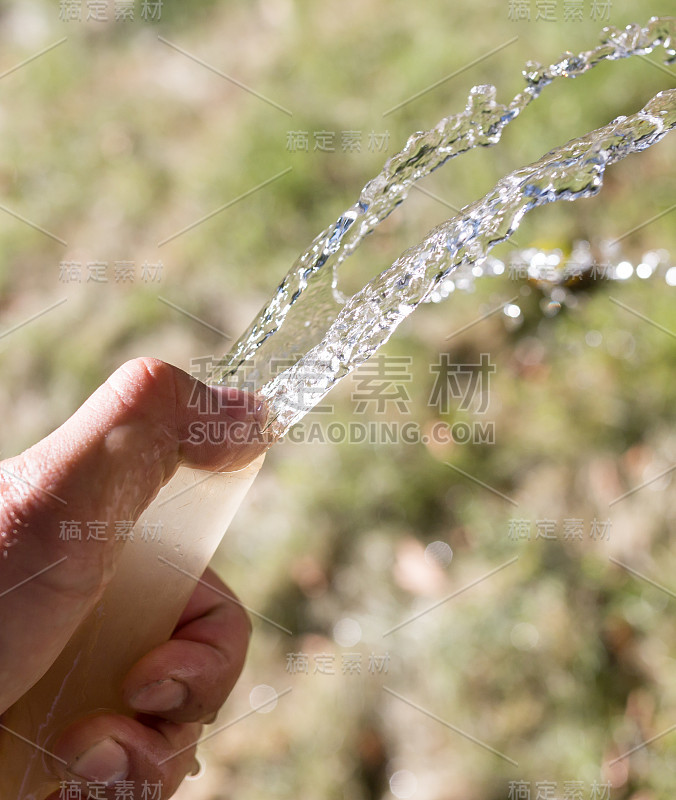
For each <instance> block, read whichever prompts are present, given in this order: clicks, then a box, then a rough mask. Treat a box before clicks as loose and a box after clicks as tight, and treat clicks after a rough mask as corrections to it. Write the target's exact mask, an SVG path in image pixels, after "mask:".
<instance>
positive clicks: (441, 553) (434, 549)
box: [425, 541, 453, 567]
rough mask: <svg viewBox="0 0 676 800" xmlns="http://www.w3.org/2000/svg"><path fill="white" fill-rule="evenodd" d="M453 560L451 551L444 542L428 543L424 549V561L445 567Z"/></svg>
mask: <svg viewBox="0 0 676 800" xmlns="http://www.w3.org/2000/svg"><path fill="white" fill-rule="evenodd" d="M452 560H453V550H451V547H450V545H449V544H447V543H446V542H441V541H437V542H430V543H429V544H428V545H427V547H426V548H425V561H427V563H428V564H440V565H441V566H442V567H447V566H448V565H449V564H450V563H451V561H452Z"/></svg>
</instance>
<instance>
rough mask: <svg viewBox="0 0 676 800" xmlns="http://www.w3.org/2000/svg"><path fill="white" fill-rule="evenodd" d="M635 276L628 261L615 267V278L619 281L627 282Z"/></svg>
mask: <svg viewBox="0 0 676 800" xmlns="http://www.w3.org/2000/svg"><path fill="white" fill-rule="evenodd" d="M633 274H634V268H633V266H632V265H631V264H630V263H629V262H628V261H620V263H619V264H618V265H617V266H616V267H615V278H616V279H617V280H618V281H626V280H627V279H628V278H631V276H632V275H633Z"/></svg>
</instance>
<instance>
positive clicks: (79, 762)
mask: <svg viewBox="0 0 676 800" xmlns="http://www.w3.org/2000/svg"><path fill="white" fill-rule="evenodd" d="M68 771H69V772H70V773H72V774H73V775H77V776H78V777H79V778H84V780H86V781H96V782H98V783H105V784H106V785H108V786H109V785H110V784H112V783H116V782H117V781H121V780H123V779H124V778H126V777H127V774H128V773H129V758H128V757H127V753H126V752H125V750H124V748H122V747H121V746H120V745H119V744H118V743H117V742H116V741H115V740H114V739H103V740H102V741H100V742H98V744H95V745H94V746H93V747H90V748H89V750H85V752H84V753H82V755H80V756H78V757H77V758H76V759H75V760H74V761H71V763H70V764H69V765H68Z"/></svg>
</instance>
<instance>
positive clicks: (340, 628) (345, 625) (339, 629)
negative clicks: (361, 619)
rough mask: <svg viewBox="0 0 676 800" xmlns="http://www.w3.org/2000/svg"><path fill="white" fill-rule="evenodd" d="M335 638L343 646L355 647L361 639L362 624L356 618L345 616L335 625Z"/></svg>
mask: <svg viewBox="0 0 676 800" xmlns="http://www.w3.org/2000/svg"><path fill="white" fill-rule="evenodd" d="M333 638H334V640H335V642H336V644H339V645H340V646H341V647H354V646H355V645H356V644H357V642H359V641H360V640H361V625H360V624H359V623H358V622H357V620H356V619H351V618H350V617H343V619H339V620H338V622H336V624H335V625H334V626H333Z"/></svg>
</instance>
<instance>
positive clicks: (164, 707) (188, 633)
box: [122, 570, 251, 722]
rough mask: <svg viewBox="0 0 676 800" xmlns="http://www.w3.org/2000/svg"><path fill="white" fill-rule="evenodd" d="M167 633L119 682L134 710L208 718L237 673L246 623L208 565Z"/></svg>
mask: <svg viewBox="0 0 676 800" xmlns="http://www.w3.org/2000/svg"><path fill="white" fill-rule="evenodd" d="M202 580H203V582H202V583H200V584H198V586H197V588H196V589H195V592H194V593H193V595H192V597H191V599H190V602H189V603H188V606H187V607H186V609H185V611H184V612H183V615H182V617H181V619H180V620H179V623H178V626H177V628H176V630H175V631H174V634H173V636H172V638H171V639H170V640H169V641H168V642H165V643H164V644H162V645H160V646H159V647H156V648H155V649H154V650H151V652H149V653H148V654H147V655H145V656H144V657H143V658H142V659H141V660H140V661H138V662H137V663H136V664H135V665H134V667H133V668H132V669H131V671H130V672H129V674H128V675H127V677H126V679H125V681H124V684H123V689H122V691H123V697H124V700H125V702H126V703H127V704H128V705H129V706H130V707H131V708H133V709H135V710H136V711H145V712H147V713H150V714H156V715H158V716H161V717H163V718H164V719H169V720H173V721H174V722H188V721H202V722H207V721H211V720H212V719H213V717H214V716H215V714H216V713H217V712H218V710H219V708H220V707H221V706H222V705H223V703H224V702H225V700H226V698H227V697H228V695H229V694H230V692H231V691H232V688H233V686H234V685H235V682H236V681H237V678H238V677H239V675H240V673H241V671H242V667H243V666H244V661H245V659H246V650H247V645H248V642H249V635H250V631H251V626H250V622H249V618H248V616H247V614H246V612H245V610H244V609H243V607H242V605H241V603H240V601H239V600H238V599H237V598H236V596H235V595H234V594H233V592H232V591H231V590H230V589H229V588H228V587H227V586H226V585H225V584H224V583H223V582H222V581H221V580H220V579H219V578H218V577H217V576H216V575H215V573H214V572H212V571H211V570H207V572H205V574H204V576H203V579H202Z"/></svg>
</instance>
